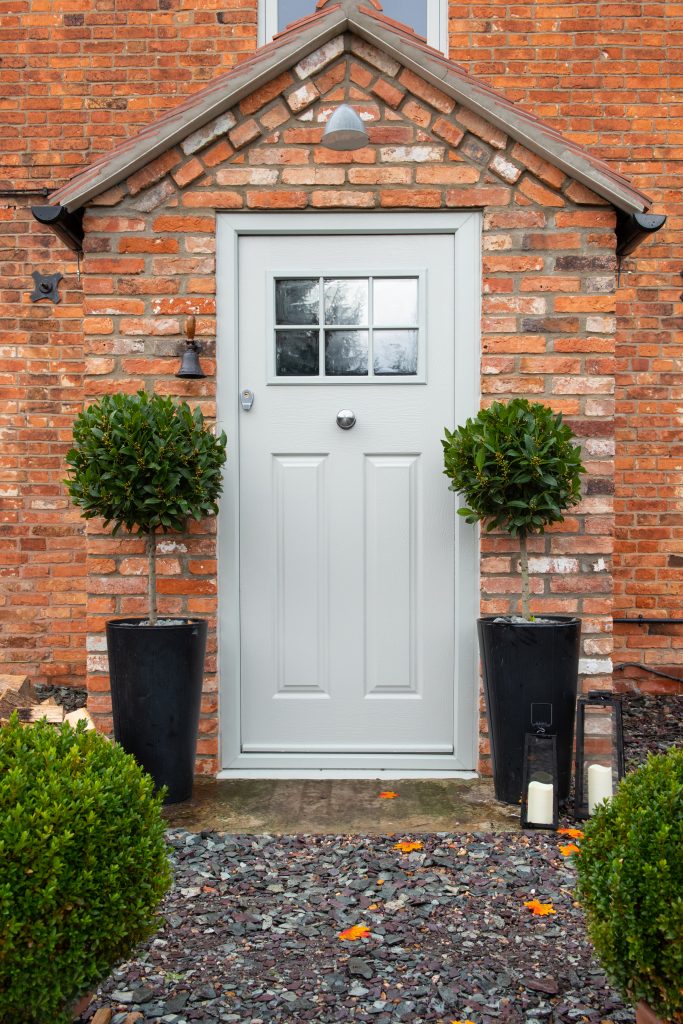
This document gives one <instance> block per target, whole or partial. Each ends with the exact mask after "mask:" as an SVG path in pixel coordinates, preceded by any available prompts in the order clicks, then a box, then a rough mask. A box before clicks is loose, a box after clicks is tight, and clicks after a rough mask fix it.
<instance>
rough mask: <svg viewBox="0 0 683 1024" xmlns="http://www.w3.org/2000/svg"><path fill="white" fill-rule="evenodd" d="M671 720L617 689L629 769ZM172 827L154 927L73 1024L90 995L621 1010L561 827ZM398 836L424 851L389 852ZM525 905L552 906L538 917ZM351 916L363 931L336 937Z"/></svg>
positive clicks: (406, 1009)
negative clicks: (371, 831) (590, 930)
mask: <svg viewBox="0 0 683 1024" xmlns="http://www.w3.org/2000/svg"><path fill="white" fill-rule="evenodd" d="M682 715H683V699H682V698H673V699H672V698H663V697H659V696H648V697H645V698H640V697H637V698H634V697H627V698H625V699H624V725H625V733H626V749H627V761H628V762H629V764H630V765H631V766H632V767H633V766H634V764H635V763H636V762H637V761H638V762H639V761H642V760H644V758H645V757H646V755H647V753H648V752H649V751H651V750H652V751H657V752H658V751H660V750H661V749H664V748H665V747H668V746H671V745H672V744H673V743H676V742H680V738H681V722H682ZM395 788H396V789H399V788H400V784H399V783H396V784H395ZM168 835H169V842H170V844H171V847H172V850H173V859H174V863H175V874H176V880H175V885H174V888H173V890H172V892H171V893H170V894H169V896H168V898H167V900H166V901H165V904H164V907H163V915H164V918H165V924H164V925H163V927H162V928H161V930H160V931H159V933H158V934H157V936H156V937H155V938H153V939H151V940H150V941H149V942H148V943H147V944H146V945H145V946H144V947H142V948H141V949H140V950H139V953H138V956H137V957H136V958H135V959H133V960H130V961H128V962H126V963H124V964H121V965H120V966H119V967H118V968H117V969H116V970H115V971H114V972H113V974H112V975H111V977H110V978H109V979H108V980H107V981H106V982H105V983H104V985H103V986H102V988H101V989H100V991H99V994H98V996H97V998H96V999H94V1000H93V1002H92V1004H91V1006H90V1007H89V1009H88V1010H87V1012H86V1013H85V1014H84V1016H83V1018H82V1020H83V1021H90V1020H91V1019H92V1017H93V1016H94V1013H95V1011H96V1009H97V1008H98V1007H100V1006H106V1007H112V1008H113V1009H114V1011H115V1016H114V1017H113V1022H112V1024H123V1022H124V1021H125V1020H126V1016H127V1015H128V1014H130V1013H132V1012H133V1013H137V1012H139V1013H140V1014H141V1017H140V1018H139V1020H140V1022H141V1024H151V1022H152V1021H155V1020H159V1019H162V1020H166V1021H169V1022H171V1021H173V1022H175V1024H189V1022H191V1021H202V1022H204V1021H206V1022H209V1021H225V1022H230V1024H242V1022H249V1024H270V1022H280V1024H294V1022H303V1021H316V1022H320V1024H334V1022H351V1021H353V1022H360V1021H373V1022H375V1024H397V1022H406V1024H441V1022H443V1024H446V1022H449V1021H453V1020H460V1021H465V1020H471V1021H474V1022H475V1024H545V1022H549V1024H574V1022H583V1024H600V1022H603V1021H611V1022H613V1024H632V1022H633V1021H634V1019H635V1012H634V1010H633V1008H632V1007H630V1006H625V1005H624V1004H623V1002H622V1001H621V999H620V997H619V996H618V995H617V994H616V992H615V991H614V990H613V989H611V988H610V986H609V983H608V982H607V980H606V978H605V975H604V973H603V971H602V970H601V968H600V967H599V966H598V964H597V962H596V961H595V959H594V958H593V955H592V950H591V947H590V944H589V943H588V940H587V938H586V935H585V931H584V927H583V916H582V913H581V910H580V908H579V907H578V906H577V905H576V904H575V900H574V884H575V871H574V868H573V865H572V861H571V858H566V857H564V856H562V854H561V851H560V849H559V847H560V845H561V844H562V843H563V842H564V839H565V837H563V836H559V835H556V834H553V833H538V832H537V833H531V834H526V833H510V834H504V833H502V834H501V833H499V834H496V835H494V834H490V833H488V834H486V833H479V834H471V833H460V834H457V835H454V834H446V833H439V834H437V835H421V836H419V837H418V836H409V837H404V836H398V835H396V836H379V837H378V836H348V835H339V836H304V835H299V836H297V835H288V836H231V835H222V834H219V833H215V832H203V833H201V834H199V835H195V834H191V833H187V832H184V831H182V830H180V829H176V830H173V831H170V832H169V834H168ZM403 838H411V839H412V838H419V839H420V840H421V841H422V843H423V844H424V846H423V849H422V850H419V851H416V852H414V853H410V854H408V855H403V854H401V853H400V852H399V851H398V850H396V849H394V844H395V843H396V841H397V840H398V839H403ZM380 881H381V883H382V884H378V883H379V882H380ZM531 899H538V900H540V901H541V902H542V903H552V905H553V907H554V909H555V911H556V913H555V914H554V915H548V916H546V917H537V916H534V915H533V914H532V913H531V912H530V911H529V910H528V909H527V908H526V907H525V906H524V902H525V901H528V900H531ZM354 924H366V925H367V926H368V927H369V928H370V936H369V937H368V938H365V939H361V940H360V941H357V942H342V941H340V939H339V938H338V935H339V932H340V931H342V930H343V929H345V928H348V927H349V926H350V925H354Z"/></svg>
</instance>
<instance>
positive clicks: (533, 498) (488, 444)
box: [441, 398, 585, 619]
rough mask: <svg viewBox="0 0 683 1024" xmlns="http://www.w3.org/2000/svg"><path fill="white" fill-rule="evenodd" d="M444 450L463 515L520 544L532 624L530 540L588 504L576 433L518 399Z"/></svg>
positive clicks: (544, 409) (473, 421) (487, 413)
mask: <svg viewBox="0 0 683 1024" xmlns="http://www.w3.org/2000/svg"><path fill="white" fill-rule="evenodd" d="M441 443H442V445H443V448H444V466H445V468H444V473H445V474H446V476H447V477H448V478H449V479H450V481H451V483H450V490H452V491H456V492H457V493H459V494H462V495H463V497H464V500H465V506H464V507H463V508H459V509H458V515H461V516H464V517H465V520H466V521H467V522H468V523H477V522H479V521H482V522H484V523H485V524H486V529H487V531H491V530H497V529H500V530H506V531H507V532H508V533H509V534H510V535H511V536H513V537H517V538H518V539H519V545H520V556H521V570H522V614H523V615H524V617H525V618H526V619H531V618H532V615H531V611H530V609H529V560H528V555H527V537H528V536H529V534H534V533H543V532H544V531H545V528H546V526H550V525H551V524H552V523H561V522H562V520H563V519H564V515H563V513H564V512H565V511H566V510H567V509H568V508H571V507H572V506H573V505H577V504H578V503H579V501H580V500H581V474H582V473H585V469H584V466H583V465H582V462H581V449H580V447H579V446H578V444H577V442H576V439H575V437H574V434H573V432H572V430H571V428H570V427H569V426H567V424H566V423H564V422H563V420H562V414H561V413H555V412H553V410H552V409H550V408H548V406H547V405H542V404H541V403H540V402H529V401H528V400H527V399H526V398H514V399H512V401H510V402H493V404H492V405H491V406H489V407H488V408H486V409H481V410H480V411H479V412H478V413H477V415H476V416H475V417H473V418H470V419H468V420H467V422H466V423H465V424H464V425H463V426H459V427H456V429H455V430H454V431H450V430H448V429H447V430H446V436H445V439H444V440H442V442H441Z"/></svg>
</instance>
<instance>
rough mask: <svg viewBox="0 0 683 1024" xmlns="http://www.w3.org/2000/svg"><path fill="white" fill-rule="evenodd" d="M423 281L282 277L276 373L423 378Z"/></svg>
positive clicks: (416, 276)
mask: <svg viewBox="0 0 683 1024" xmlns="http://www.w3.org/2000/svg"><path fill="white" fill-rule="evenodd" d="M420 280H421V277H420V275H419V274H414V275H412V276H407V275H406V276H403V277H398V276H394V277H389V276H388V275H382V276H377V277H374V276H371V275H368V276H366V277H360V276H358V277H332V276H330V277H322V276H321V277H317V278H316V277H314V276H313V275H312V274H308V275H307V276H305V277H299V278H297V277H275V278H274V295H275V311H274V312H275V317H274V319H275V324H274V328H275V330H274V335H275V376H276V377H316V378H318V380H319V381H320V382H323V381H324V380H325V379H327V378H335V380H336V381H337V382H339V380H338V379H339V378H340V377H354V378H356V379H357V380H358V378H365V379H367V380H368V381H372V380H373V379H374V380H376V379H377V378H380V377H417V375H418V367H420V369H419V373H420V374H421V375H423V369H424V363H423V356H421V355H420V352H421V346H422V344H423V341H422V340H421V339H422V338H423V330H422V328H421V326H420V324H421V322H422V311H421V309H420V302H421V299H420V296H421V294H422V293H421V290H420ZM271 294H272V293H271ZM271 337H272V336H271ZM358 383H360V381H358Z"/></svg>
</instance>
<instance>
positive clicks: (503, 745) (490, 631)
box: [477, 615, 581, 804]
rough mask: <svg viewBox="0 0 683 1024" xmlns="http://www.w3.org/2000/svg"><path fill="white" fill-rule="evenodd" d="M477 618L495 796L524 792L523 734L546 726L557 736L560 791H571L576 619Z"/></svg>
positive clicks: (510, 797)
mask: <svg viewBox="0 0 683 1024" xmlns="http://www.w3.org/2000/svg"><path fill="white" fill-rule="evenodd" d="M544 619H549V620H551V621H549V622H523V623H517V622H507V621H505V620H501V621H496V620H495V619H494V618H492V617H491V618H484V619H479V620H478V622H477V628H478V632H479V649H480V652H481V660H482V668H483V674H484V690H485V695H486V710H487V714H488V720H489V737H490V740H491V758H492V760H493V781H494V785H495V790H496V797H497V798H498V799H499V800H504V801H505V802H506V803H509V804H516V803H518V802H519V800H520V797H521V795H522V765H523V759H524V734H525V733H526V732H534V731H535V730H536V729H537V728H543V729H544V730H545V732H546V733H547V734H548V735H551V736H556V737H557V769H558V799H559V800H566V799H567V798H568V797H569V785H570V780H571V766H572V744H573V739H574V718H575V714H576V687H577V680H578V670H579V642H580V637H581V621H580V619H576V618H569V617H568V616H562V615H545V616H544Z"/></svg>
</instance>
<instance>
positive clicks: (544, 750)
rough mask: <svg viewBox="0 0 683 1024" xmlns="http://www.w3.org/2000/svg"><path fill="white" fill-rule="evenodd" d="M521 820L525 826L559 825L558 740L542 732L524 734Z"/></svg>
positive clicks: (550, 827)
mask: <svg viewBox="0 0 683 1024" xmlns="http://www.w3.org/2000/svg"><path fill="white" fill-rule="evenodd" d="M520 822H521V825H522V828H544V829H556V828H557V822H558V814H557V741H556V737H555V736H547V735H546V734H545V733H543V732H535V733H534V732H528V733H526V735H525V737H524V765H523V770H522V813H521V817H520Z"/></svg>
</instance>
